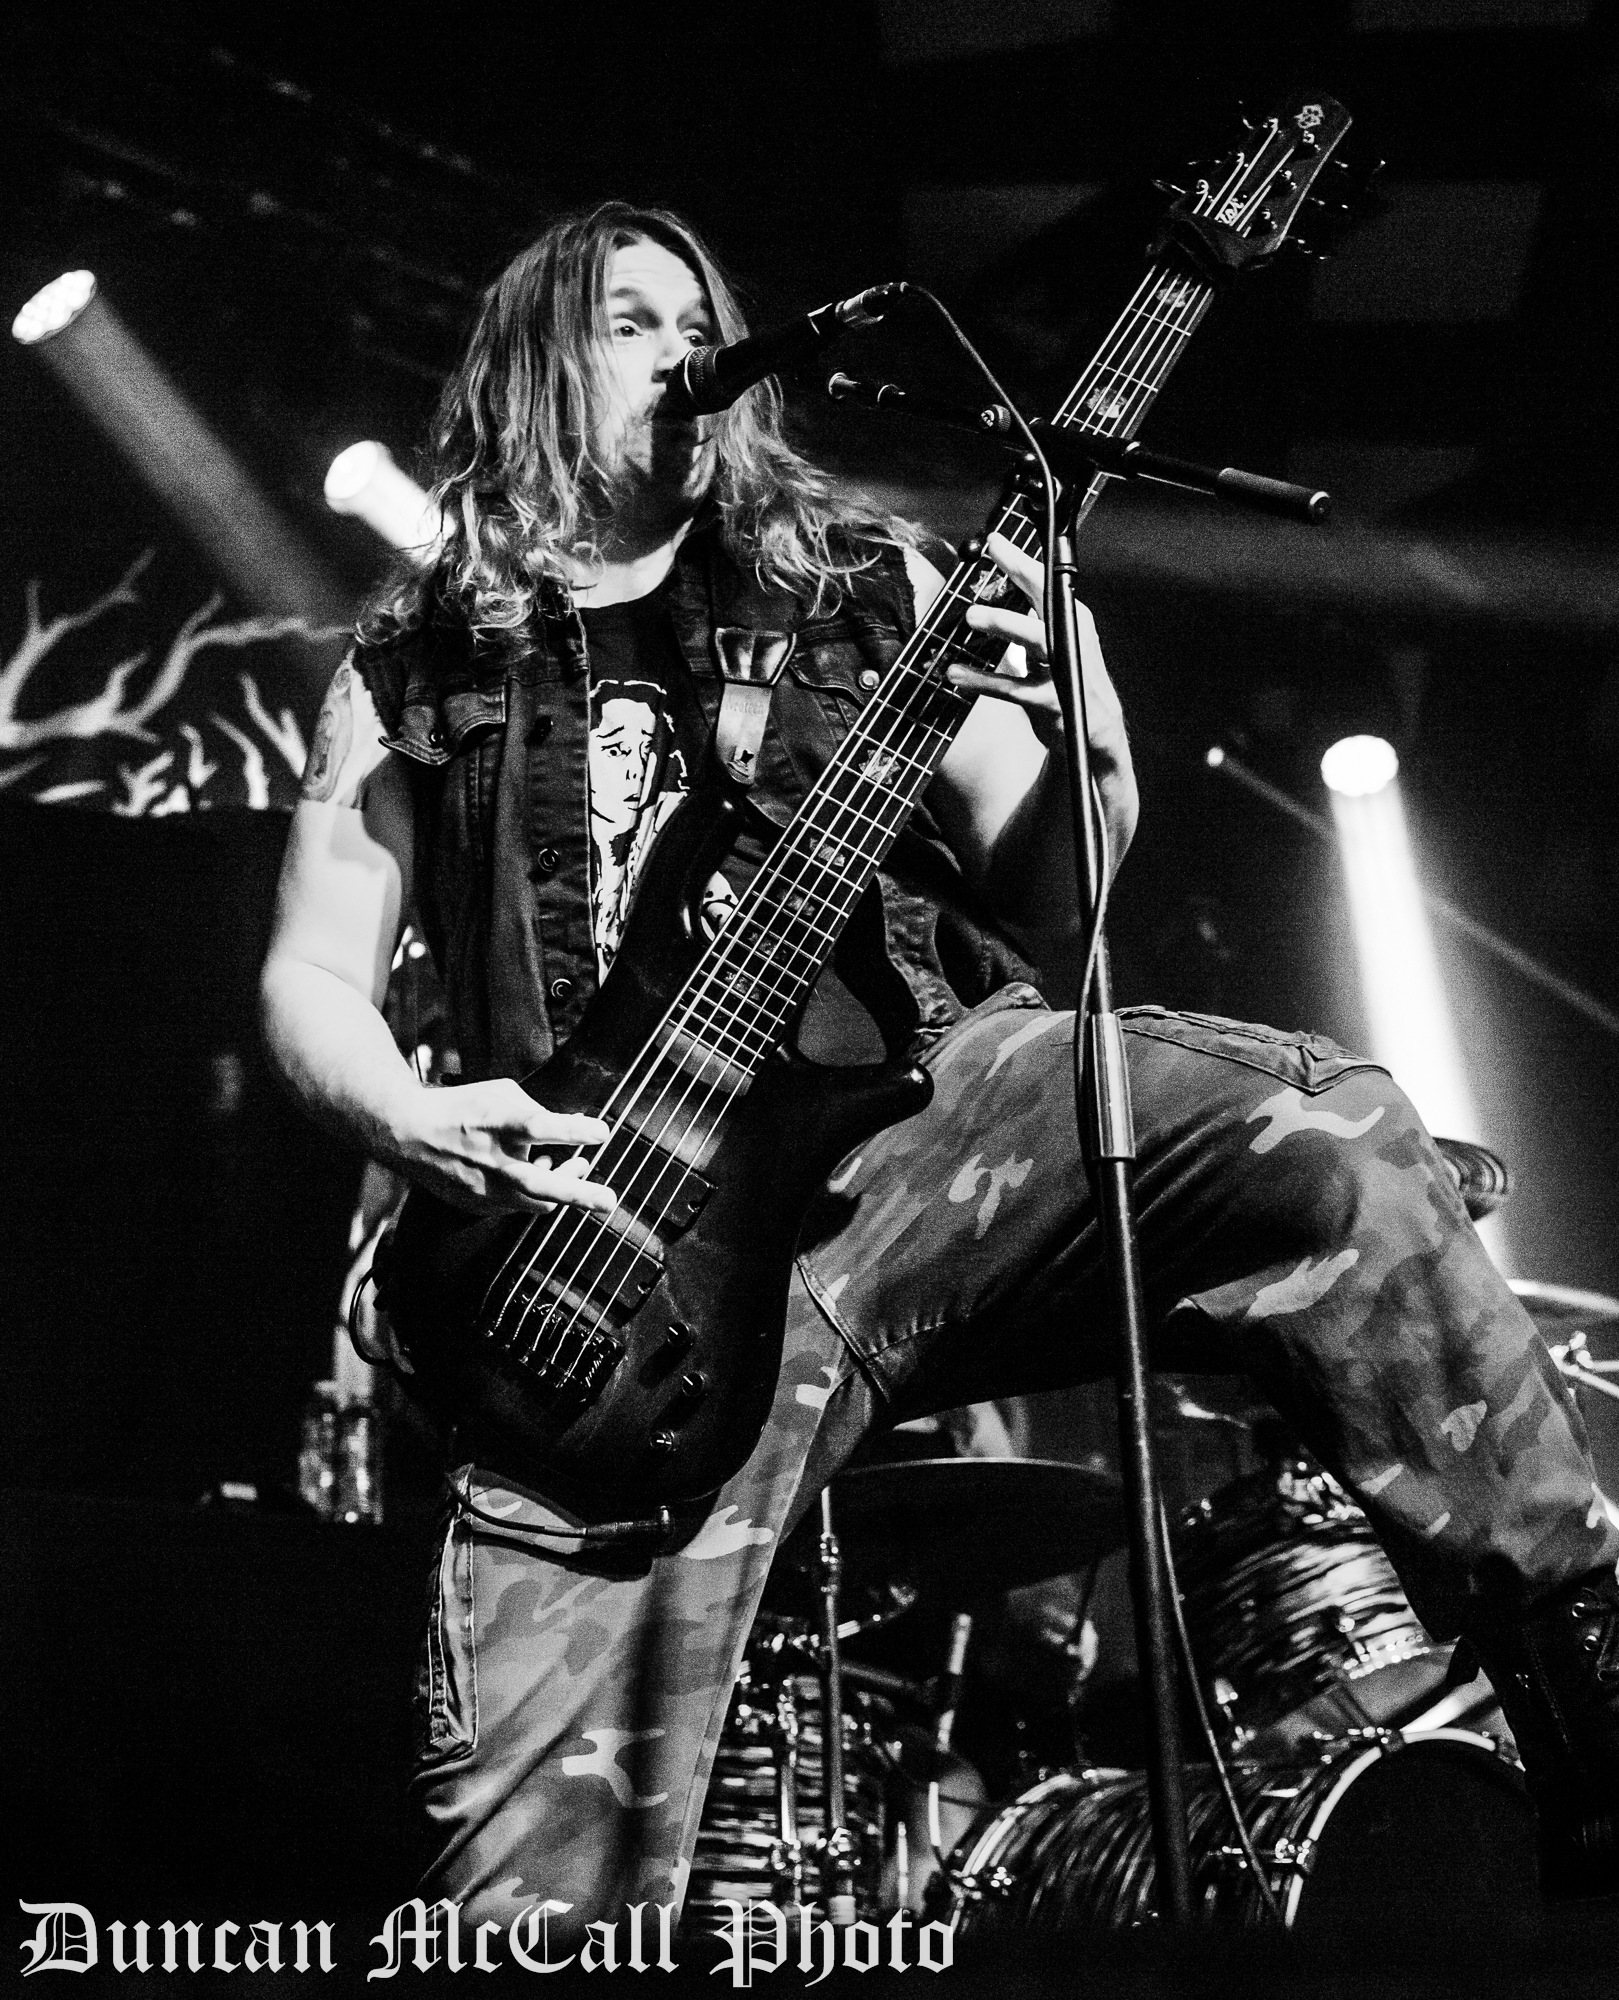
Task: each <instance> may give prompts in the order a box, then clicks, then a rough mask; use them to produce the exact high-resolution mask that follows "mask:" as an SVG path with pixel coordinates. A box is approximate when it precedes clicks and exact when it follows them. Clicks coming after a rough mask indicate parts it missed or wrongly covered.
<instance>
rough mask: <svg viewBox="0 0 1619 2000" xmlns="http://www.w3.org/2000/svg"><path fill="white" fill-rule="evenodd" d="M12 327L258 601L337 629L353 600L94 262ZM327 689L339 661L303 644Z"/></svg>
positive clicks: (30, 306) (223, 569) (67, 277)
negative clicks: (97, 273) (167, 366)
mask: <svg viewBox="0 0 1619 2000" xmlns="http://www.w3.org/2000/svg"><path fill="white" fill-rule="evenodd" d="M11 331H12V336H13V338H14V339H16V340H18V341H20V342H21V343H22V344H23V345H24V346H25V347H27V348H28V349H29V351H30V352H31V353H34V354H37V355H38V356H39V358H40V360H41V361H42V362H43V363H44V364H45V365H46V366H47V367H48V368H49V369H50V370H51V372H52V374H53V375H55V376H56V378H57V380H58V381H60V382H61V383H62V385H63V386H64V387H65V388H66V389H67V390H68V392H69V393H70V394H71V395H72V396H73V397H74V399H75V400H76V401H77V402H78V404H79V405H80V407H81V408H82V409H83V410H84V412H85V414H86V415H87V416H88V417H89V418H90V419H91V421H92V422H93V423H95V424H96V425H97V426H98V427H99V428H100V429H101V430H102V431H103V432H104V433H105V434H106V436H107V437H108V438H110V439H111V441H112V443H113V444H115V445H116V446H117V447H118V449H119V450H120V451H121V452H122V453H123V454H124V456H125V457H126V458H127V459H128V460H129V463H130V465H131V466H132V467H133V468H134V470H135V472H136V473H137V474H138V475H139V476H140V478H142V479H143V480H144V481H145V482H146V484H147V485H148V486H150V487H151V488H152V490H153V492H155V493H156V494H157V496H158V498H159V499H160V500H161V501H162V502H163V503H164V505H165V506H167V507H168V508H169V510H170V511H171V512H172V513H173V514H174V515H175V516H176V518H177V519H178V520H179V522H180V524H181V526H182V527H183V528H184V529H185V530H186V531H187V533H188V534H190V535H191V536H192V537H193V539H194V540H196V541H197V542H198V543H200V544H201V546H202V547H203V548H204V549H205V550H206V551H207V553H208V555H209V556H210V557H211V558H212V560H213V562H214V564H215V565H216V567H217V568H218V571H219V573H220V576H221V579H222V580H223V581H225V582H227V583H228V584H230V585H231V586H232V587H233V588H234V589H236V590H238V591H240V592H241V594H242V596H243V597H245V598H246V599H247V600H248V602H249V603H250V604H252V605H253V606H254V608H255V609H257V610H260V611H268V612H271V613H275V614H279V615H282V616H288V617H302V618H307V619H311V620H313V621H315V622H317V623H319V624H322V625H331V626H332V627H333V628H334V630H340V629H342V628H343V627H346V626H347V625H348V624H349V623H350V621H351V620H352V617H353V609H354V607H353V600H352V597H351V595H350V593H349V592H348V591H346V590H344V589H343V588H342V587H341V586H340V585H339V584H338V583H336V582H335V581H334V580H333V579H332V578H331V577H330V576H329V574H328V573H327V571H326V570H325V568H324V566H323V565H322V564H321V562H320V560H319V558H318V557H317V556H315V555H314V553H313V552H312V551H311V550H310V549H308V548H307V547H306V546H305V545H304V543H303V542H302V541H301V540H300V538H299V537H298V536H297V535H296V534H295V533H294V532H293V530H292V529H291V528H290V527H289V526H288V524H287V522H286V521H285V520H284V519H283V518H282V517H281V515H280V513H279V512H278V510H277V509H276V508H275V507H274V506H273V505H272V504H271V502H270V501H269V499H268V498H267V497H266V495H265V494H264V493H263V491H262V490H261V489H260V487H259V486H258V485H257V484H256V482H255V481H254V479H253V478H252V476H251V474H250V473H249V472H248V470H247V468H246V467H245V466H244V465H243V464H242V463H241V462H240V460H238V459H237V457H236V456H235V454H234V453H233V452H232V451H231V450H230V449H229V447H228V446H227V445H226V444H225V443H224V441H223V440H222V439H221V438H220V437H218V436H217V435H216V434H215V433H214V431H213V430H211V429H210V428H209V426H208V425H207V424H206V423H204V421H203V419H202V417H201V416H200V415H199V414H198V412H197V411H196V409H194V408H193V406H192V405H191V403H190V402H189V401H188V400H187V399H186V397H185V396H184V395H183V394H182V393H181V391H180V389H179V388H178V386H177V385H176V384H175V383H174V382H173V381H172V380H171V378H170V377H169V375H168V374H167V372H166V371H165V370H164V368H163V367H162V365H161V364H160V363H159V362H158V361H157V360H156V359H155V358H154V357H153V356H152V355H151V354H149V353H148V352H147V350H146V349H145V347H143V346H142V344H141V343H140V341H139V340H137V339H136V337H135V335H134V334H133V333H132V332H131V331H130V330H129V328H128V327H126V326H125V325H124V323H123V321H122V320H121V319H120V318H119V317H118V315H117V313H116V312H115V311H114V310H113V307H112V304H111V301H110V300H109V299H108V297H107V294H106V291H105V289H104V288H102V287H99V286H98V285H97V283H96V280H95V279H94V277H93V276H92V275H91V274H90V272H88V271H69V272H66V273H65V274H64V275H63V276H62V277H60V278H57V279H54V280H53V281H52V283H50V284H48V285H46V286H45V288H44V289H43V290H42V291H39V292H36V293H35V294H34V296H33V297H32V298H31V299H30V300H29V301H28V302H27V304H26V305H25V306H24V307H23V308H22V310H21V311H20V312H19V313H18V314H17V317H16V319H15V320H14V321H13V322H12V328H11ZM299 658H300V660H302V661H303V662H304V663H305V664H306V665H307V668H308V671H309V673H310V676H311V681H312V683H313V681H314V680H315V679H317V678H318V680H319V683H320V685H321V686H322V687H324V685H325V682H326V679H327V678H328V677H329V675H330V671H331V662H330V661H329V660H325V659H324V658H323V657H322V656H321V654H319V653H318V652H315V651H313V650H311V651H309V652H307V653H306V651H305V649H303V648H300V649H299Z"/></svg>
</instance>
